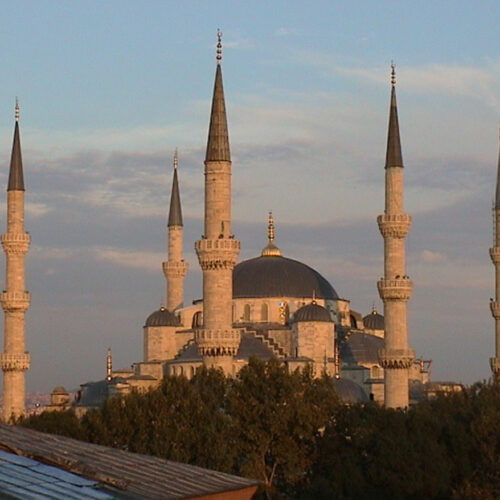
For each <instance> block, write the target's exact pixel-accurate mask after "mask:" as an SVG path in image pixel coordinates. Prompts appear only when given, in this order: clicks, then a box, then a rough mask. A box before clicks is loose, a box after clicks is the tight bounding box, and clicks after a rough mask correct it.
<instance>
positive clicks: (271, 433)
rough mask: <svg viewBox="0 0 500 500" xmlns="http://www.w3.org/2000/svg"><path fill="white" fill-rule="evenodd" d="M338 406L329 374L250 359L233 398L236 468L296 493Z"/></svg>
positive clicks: (269, 486) (270, 487)
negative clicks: (317, 374)
mask: <svg viewBox="0 0 500 500" xmlns="http://www.w3.org/2000/svg"><path fill="white" fill-rule="evenodd" d="M337 405H338V399H337V396H336V393H335V389H334V386H333V384H332V382H331V380H330V379H328V378H326V377H324V378H321V379H319V380H315V379H314V378H313V376H312V373H311V371H310V370H305V371H304V372H299V371H296V372H294V373H291V374H290V373H288V371H287V369H286V367H285V366H284V365H283V364H281V363H279V362H278V361H276V360H271V361H269V362H267V363H264V362H262V361H259V360H250V363H249V364H248V366H246V367H244V368H243V369H242V370H241V371H240V373H239V375H238V377H237V379H236V380H235V381H234V383H233V385H232V388H231V391H230V393H229V397H228V409H229V414H230V415H231V417H232V420H233V432H234V434H235V439H236V442H237V443H238V450H239V457H238V464H237V472H239V473H241V474H242V475H244V476H249V477H254V478H257V479H260V480H261V481H263V482H264V484H265V485H266V487H267V489H268V491H275V490H276V489H278V490H280V491H281V492H282V493H283V492H287V491H290V492H293V490H294V485H295V484H296V483H297V482H298V481H299V480H300V479H301V478H302V477H303V475H304V471H306V470H308V468H309V467H310V466H311V465H312V463H313V460H314V458H313V457H314V455H313V451H314V444H315V442H316V440H317V439H318V438H319V437H320V430H321V429H322V428H323V427H324V426H325V425H326V424H327V422H328V419H329V416H330V415H331V412H332V410H333V409H334V408H335V407H336V406H337ZM273 486H276V488H274V487H273Z"/></svg>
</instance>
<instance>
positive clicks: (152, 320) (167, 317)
mask: <svg viewBox="0 0 500 500" xmlns="http://www.w3.org/2000/svg"><path fill="white" fill-rule="evenodd" d="M144 326H180V321H179V318H178V317H177V316H176V315H175V314H174V313H172V312H170V311H169V310H168V309H166V308H165V307H160V309H158V311H155V312H154V313H152V314H150V315H149V317H148V319H147V320H146V324H145V325H144Z"/></svg>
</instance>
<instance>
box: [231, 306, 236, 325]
mask: <svg viewBox="0 0 500 500" xmlns="http://www.w3.org/2000/svg"><path fill="white" fill-rule="evenodd" d="M232 311H233V313H232V318H233V323H235V322H236V305H235V304H233V309H232Z"/></svg>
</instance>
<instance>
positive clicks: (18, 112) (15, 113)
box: [14, 97, 21, 122]
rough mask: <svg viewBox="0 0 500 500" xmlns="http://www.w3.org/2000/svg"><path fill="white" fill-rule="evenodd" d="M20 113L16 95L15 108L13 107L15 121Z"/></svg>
mask: <svg viewBox="0 0 500 500" xmlns="http://www.w3.org/2000/svg"><path fill="white" fill-rule="evenodd" d="M20 115H21V111H20V109H19V99H18V98H17V97H16V108H15V111H14V117H15V119H16V122H18V121H19V117H20Z"/></svg>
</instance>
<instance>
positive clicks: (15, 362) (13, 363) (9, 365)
mask: <svg viewBox="0 0 500 500" xmlns="http://www.w3.org/2000/svg"><path fill="white" fill-rule="evenodd" d="M30 361H31V356H30V354H29V353H28V352H25V353H20V354H6V353H2V354H0V366H1V367H2V370H3V371H4V372H8V371H26V370H28V369H29V367H30Z"/></svg>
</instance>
